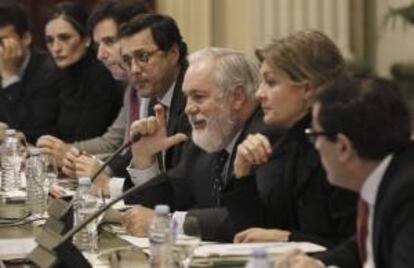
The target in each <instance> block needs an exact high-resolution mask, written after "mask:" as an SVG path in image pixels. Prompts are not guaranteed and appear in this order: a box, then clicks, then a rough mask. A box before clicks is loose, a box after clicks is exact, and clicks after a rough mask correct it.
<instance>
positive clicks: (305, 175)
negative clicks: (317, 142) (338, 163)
mask: <svg viewBox="0 0 414 268" xmlns="http://www.w3.org/2000/svg"><path fill="white" fill-rule="evenodd" d="M310 120H311V117H310V114H309V115H307V116H305V117H304V118H303V119H302V120H300V121H299V122H298V123H297V124H295V125H294V126H293V127H292V128H291V129H289V130H288V132H287V133H286V134H285V135H284V136H283V138H281V139H280V141H279V142H277V143H276V144H275V145H274V146H273V152H272V155H271V156H270V160H269V162H268V163H266V164H264V165H262V166H260V167H258V169H257V170H256V171H255V172H254V173H253V174H252V175H250V176H248V177H245V178H241V179H239V180H233V181H234V185H232V187H230V188H229V189H227V191H226V193H225V194H224V196H223V200H224V202H225V206H226V207H227V208H228V210H229V213H230V215H231V219H232V221H233V223H234V224H235V226H236V229H237V231H241V230H244V229H246V228H249V227H264V228H278V229H283V230H289V231H291V232H292V234H291V236H290V240H294V241H312V242H315V243H319V244H323V245H325V246H328V247H330V246H333V245H336V244H338V243H339V242H342V241H344V240H345V239H346V238H348V237H349V236H350V235H352V234H353V233H354V232H355V201H356V197H357V196H356V194H354V193H352V192H349V191H346V190H342V189H339V188H337V187H333V186H331V185H329V183H328V181H327V180H326V174H325V171H324V169H323V167H322V164H321V162H320V158H319V155H318V153H317V152H316V150H315V149H314V147H313V145H312V144H310V143H309V142H308V140H307V138H306V136H305V133H304V130H305V128H307V127H309V126H310Z"/></svg>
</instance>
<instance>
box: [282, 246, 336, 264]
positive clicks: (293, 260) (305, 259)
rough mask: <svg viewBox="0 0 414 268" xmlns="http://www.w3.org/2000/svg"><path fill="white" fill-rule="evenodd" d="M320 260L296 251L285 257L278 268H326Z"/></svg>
mask: <svg viewBox="0 0 414 268" xmlns="http://www.w3.org/2000/svg"><path fill="white" fill-rule="evenodd" d="M325 267H326V266H325V265H324V264H323V263H322V262H321V261H319V260H317V259H314V258H311V257H309V256H307V255H306V254H305V253H303V252H302V251H300V250H298V249H295V250H293V251H291V252H289V253H287V254H286V255H284V256H283V257H282V258H281V260H280V261H279V262H278V264H277V266H276V268H325ZM330 267H331V266H330Z"/></svg>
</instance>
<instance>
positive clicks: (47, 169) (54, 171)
mask: <svg viewBox="0 0 414 268" xmlns="http://www.w3.org/2000/svg"><path fill="white" fill-rule="evenodd" d="M42 157H43V165H44V174H45V184H44V187H45V190H46V191H47V192H49V189H50V187H51V186H52V184H54V183H55V182H56V180H57V177H58V167H57V163H56V159H55V158H54V157H53V156H52V155H50V154H43V155H42Z"/></svg>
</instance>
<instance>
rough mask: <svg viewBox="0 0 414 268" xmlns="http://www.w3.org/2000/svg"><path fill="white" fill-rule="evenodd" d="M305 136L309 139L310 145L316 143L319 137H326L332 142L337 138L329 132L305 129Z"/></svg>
mask: <svg viewBox="0 0 414 268" xmlns="http://www.w3.org/2000/svg"><path fill="white" fill-rule="evenodd" d="M305 134H306V136H307V137H308V139H309V142H310V143H315V141H316V138H317V137H318V136H325V137H327V138H329V139H331V140H335V137H336V133H331V132H327V131H314V130H313V129H311V128H307V129H305Z"/></svg>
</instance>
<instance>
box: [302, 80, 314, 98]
mask: <svg viewBox="0 0 414 268" xmlns="http://www.w3.org/2000/svg"><path fill="white" fill-rule="evenodd" d="M303 90H304V98H305V99H306V100H312V99H313V97H314V96H315V93H316V87H315V86H314V85H313V84H309V83H306V84H305V85H304V89H303Z"/></svg>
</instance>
